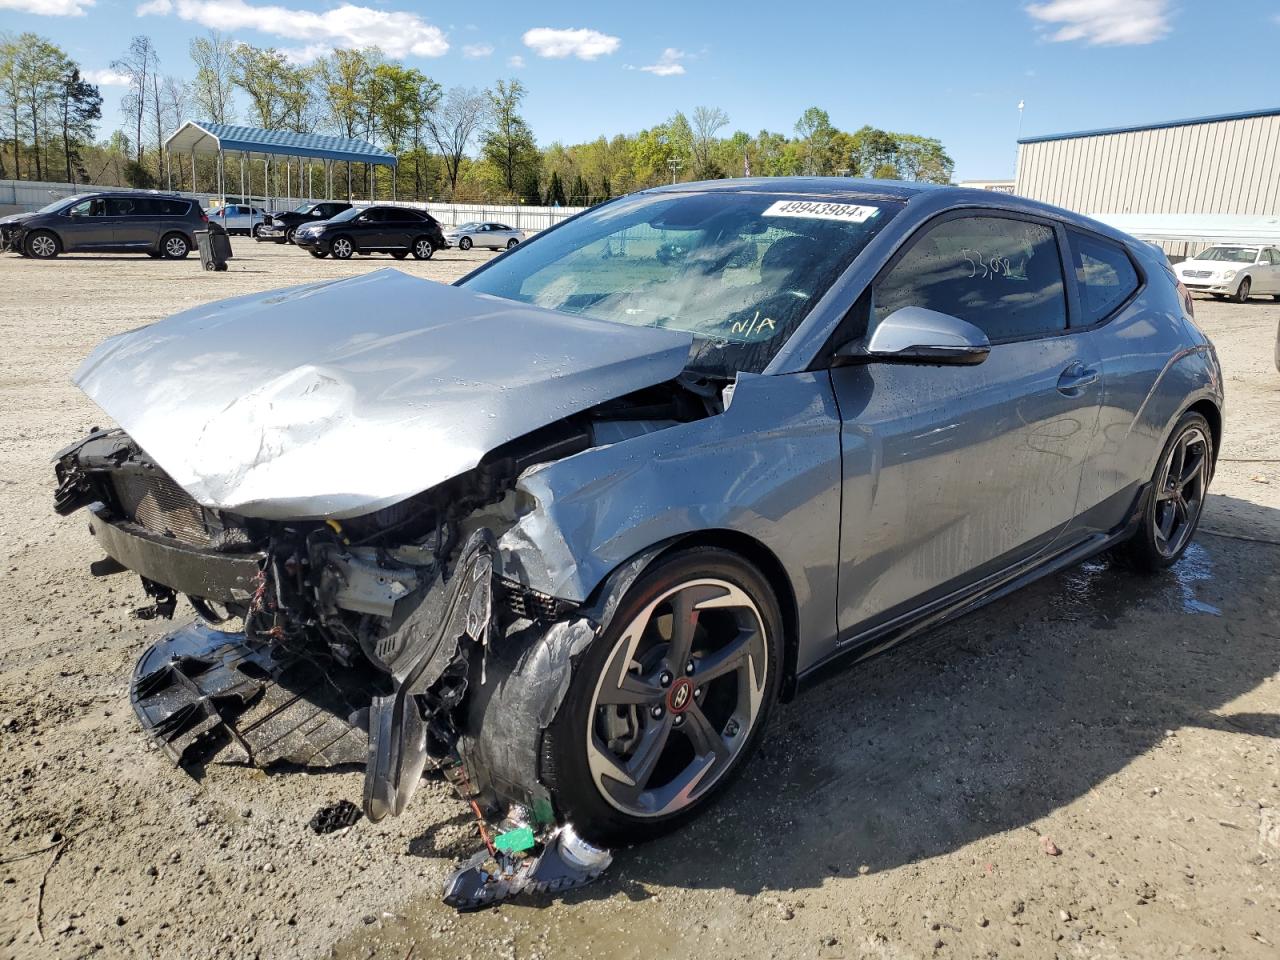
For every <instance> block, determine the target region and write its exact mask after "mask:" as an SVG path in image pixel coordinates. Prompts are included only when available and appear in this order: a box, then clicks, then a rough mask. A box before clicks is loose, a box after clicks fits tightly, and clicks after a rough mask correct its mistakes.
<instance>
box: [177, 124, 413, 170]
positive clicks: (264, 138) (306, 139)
mask: <svg viewBox="0 0 1280 960" xmlns="http://www.w3.org/2000/svg"><path fill="white" fill-rule="evenodd" d="M164 147H165V149H166V150H168V151H169V152H171V153H188V154H217V153H219V152H223V153H262V154H271V155H274V156H279V157H314V158H316V159H320V160H345V161H350V162H352V163H373V164H380V165H382V166H387V167H394V166H395V165H396V157H395V155H394V154H391V153H388V152H387V151H386V150H382V149H380V148H379V147H375V146H374V145H373V144H371V143H366V142H365V141H364V140H354V139H352V138H350V137H331V136H328V135H327V134H320V133H293V132H292V131H289V130H263V129H261V128H259V127H242V126H238V125H236V124H231V123H207V122H205V121H203V120H188V121H187V122H186V123H184V124H183V125H182V126H181V127H179V128H178V129H177V130H176V131H175V132H174V133H173V135H172V136H170V137H169V139H168V140H166V141H165V142H164Z"/></svg>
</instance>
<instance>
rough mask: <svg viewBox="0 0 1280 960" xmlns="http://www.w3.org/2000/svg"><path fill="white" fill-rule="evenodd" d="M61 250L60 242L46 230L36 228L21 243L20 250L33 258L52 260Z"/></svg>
mask: <svg viewBox="0 0 1280 960" xmlns="http://www.w3.org/2000/svg"><path fill="white" fill-rule="evenodd" d="M61 251H62V244H60V243H58V238H57V237H56V236H54V235H53V234H52V233H50V232H49V231H48V230H37V231H36V232H35V233H33V234H31V236H29V237H27V238H26V241H25V242H24V243H23V245H22V252H23V253H25V254H26V255H27V256H28V257H31V258H33V259H35V260H52V259H53V258H54V257H56V256H57V255H58V254H59V253H60V252H61Z"/></svg>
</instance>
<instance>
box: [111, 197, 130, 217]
mask: <svg viewBox="0 0 1280 960" xmlns="http://www.w3.org/2000/svg"><path fill="white" fill-rule="evenodd" d="M104 202H105V203H106V212H107V216H108V217H128V216H131V215H132V214H133V201H132V200H126V199H125V198H124V197H110V198H108V199H107V200H106V201H104Z"/></svg>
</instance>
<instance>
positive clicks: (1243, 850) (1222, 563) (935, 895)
mask: <svg viewBox="0 0 1280 960" xmlns="http://www.w3.org/2000/svg"><path fill="white" fill-rule="evenodd" d="M235 247H236V250H237V253H238V259H236V260H234V261H233V262H232V264H231V269H230V271H229V272H227V273H224V274H206V273H204V272H202V271H201V270H200V268H199V263H198V261H197V260H195V259H194V258H193V259H190V260H187V261H185V262H166V261H152V260H148V259H144V258H125V257H120V258H113V257H64V258H61V259H59V260H57V261H54V262H49V263H38V262H33V261H29V260H24V259H20V258H18V257H15V256H11V255H4V256H0V291H2V292H3V293H2V296H0V835H2V836H3V838H4V842H3V845H2V847H0V956H6V957H7V956H12V957H37V956H38V957H68V958H69V957H83V956H90V955H94V954H98V955H102V956H110V957H148V958H150V957H156V958H190V957H235V958H246V957H264V958H266V957H325V956H336V957H343V958H346V957H358V958H364V957H385V958H396V960H403V958H406V957H408V956H410V955H412V956H414V957H419V958H423V957H475V958H480V957H502V958H536V957H543V958H553V957H554V958H560V957H589V956H599V955H606V954H607V955H610V956H613V957H618V958H629V957H636V958H641V957H643V958H645V960H656V958H663V957H681V956H689V955H693V954H701V955H706V954H712V955H715V956H718V957H757V956H777V957H823V958H838V957H883V958H906V957H995V956H1000V957H1064V958H1065V957H1108V958H1109V957H1189V958H1190V957H1197V958H1198V957H1207V956H1212V955H1223V956H1230V957H1258V958H1268V960H1274V958H1275V957H1277V956H1280V761H1278V759H1277V756H1278V747H1280V679H1278V667H1280V624H1278V623H1277V616H1276V604H1277V598H1280V565H1278V563H1277V561H1280V546H1278V545H1277V542H1280V467H1277V462H1276V461H1277V458H1280V441H1278V440H1277V429H1276V428H1277V425H1278V424H1280V375H1278V374H1277V372H1276V370H1275V369H1274V366H1273V362H1272V351H1273V342H1274V337H1275V335H1276V324H1277V319H1280V304H1275V303H1272V302H1271V301H1258V302H1255V303H1252V304H1248V305H1242V306H1238V305H1235V304H1227V303H1218V302H1214V301H1207V300H1202V301H1199V302H1198V303H1197V312H1198V316H1199V319H1200V322H1201V323H1202V325H1203V326H1204V328H1205V329H1206V330H1207V331H1208V332H1209V334H1210V335H1211V336H1212V337H1213V338H1214V340H1215V342H1216V343H1217V346H1218V350H1219V352H1220V354H1221V356H1222V361H1223V366H1224V368H1225V370H1226V375H1227V390H1228V411H1227V414H1228V415H1227V433H1226V442H1225V446H1224V450H1223V452H1222V457H1223V460H1222V462H1221V465H1220V467H1219V470H1218V475H1217V477H1216V479H1215V481H1214V485H1213V494H1212V496H1211V498H1210V502H1209V504H1208V507H1207V509H1206V512H1205V515H1204V521H1203V525H1202V531H1201V534H1200V535H1199V537H1198V538H1197V541H1196V543H1195V545H1194V546H1193V548H1192V549H1191V551H1190V552H1189V553H1188V555H1187V556H1186V558H1185V559H1184V560H1183V561H1182V562H1181V563H1179V564H1178V565H1177V566H1176V567H1175V568H1174V569H1173V570H1171V571H1169V572H1168V573H1167V574H1165V575H1163V576H1159V577H1155V578H1140V577H1135V576H1133V575H1130V574H1127V573H1125V572H1123V571H1120V570H1117V569H1115V568H1113V567H1112V566H1110V565H1109V564H1108V563H1107V561H1106V560H1105V559H1100V560H1097V561H1093V562H1090V563H1088V564H1086V565H1084V566H1082V567H1079V568H1076V569H1073V570H1070V571H1067V572H1065V573H1063V574H1060V575H1057V576H1053V577H1050V578H1048V579H1046V580H1042V581H1041V582H1039V583H1038V584H1036V585H1035V586H1032V587H1030V588H1028V589H1025V590H1023V591H1021V592H1020V593H1018V594H1016V595H1014V596H1012V597H1009V598H1007V599H1005V600H1003V601H1000V602H998V603H996V604H993V605H991V606H988V607H986V608H984V609H983V610H981V611H979V612H977V613H975V614H971V615H969V616H968V617H965V618H964V619H962V620H960V621H957V622H956V623H953V624H951V625H950V626H947V627H944V628H942V629H939V630H935V631H933V632H932V633H930V634H928V635H927V636H924V637H921V638H919V639H917V640H915V641H913V642H910V643H907V644H903V645H901V646H899V647H898V648H896V649H894V650H893V651H891V652H890V653H888V654H886V655H884V656H882V657H880V658H878V659H876V660H873V661H871V662H868V663H867V664H864V665H863V666H861V667H859V668H856V669H848V670H844V671H842V672H839V673H835V674H832V675H831V676H829V677H827V678H826V679H825V680H823V681H822V682H821V683H820V684H818V685H817V686H816V687H814V688H812V689H810V690H808V691H807V692H806V693H804V694H803V695H802V696H801V697H800V698H798V699H797V700H796V701H795V702H793V703H791V704H788V705H786V706H784V707H782V708H781V709H779V710H778V711H777V712H776V713H775V714H774V720H773V723H772V729H771V730H770V731H769V734H768V736H767V738H766V740H765V744H764V749H763V753H762V755H761V756H759V757H757V759H756V760H755V762H754V763H753V764H752V765H751V766H750V768H749V770H748V772H747V774H746V776H744V777H743V779H742V780H741V781H740V782H739V784H738V785H737V786H736V787H735V788H734V789H733V790H732V791H730V793H729V794H728V795H727V796H726V797H725V799H724V801H723V802H722V803H721V804H720V805H719V806H718V807H717V808H716V809H715V810H713V811H712V812H711V813H710V814H709V815H707V816H705V817H704V818H703V819H702V820H701V821H700V822H698V823H696V824H694V825H692V826H691V827H689V828H687V829H685V830H683V831H681V832H680V833H678V834H677V835H674V836H671V837H668V838H666V839H663V840H659V841H657V842H655V843H651V844H649V845H647V846H644V847H639V848H635V849H632V850H626V851H620V852H618V855H617V858H616V862H615V865H614V867H613V869H612V870H611V871H610V872H609V873H608V874H607V875H606V877H605V878H604V879H603V880H602V881H601V882H599V883H598V884H596V885H595V886H593V887H589V888H585V889H583V890H581V891H577V892H575V893H573V894H571V895H569V896H567V897H565V898H563V899H561V900H558V901H546V902H542V901H530V902H521V903H519V904H516V905H507V906H503V907H501V908H499V909H496V910H491V911H488V912H485V913H481V914H476V915H467V916H458V915H455V914H454V913H453V912H452V911H450V910H448V909H446V908H445V907H444V906H443V905H442V904H441V903H440V901H439V899H438V897H439V892H440V886H441V882H442V881H443V879H444V878H445V876H446V875H447V873H448V872H449V870H450V869H451V867H452V865H453V864H454V862H455V860H456V859H457V858H459V857H461V856H463V855H464V854H469V853H470V852H472V851H473V850H474V849H475V848H476V846H477V841H476V838H475V836H474V830H473V826H472V823H471V821H470V817H469V815H468V814H467V813H466V811H464V809H463V808H462V806H461V804H460V803H458V802H457V801H456V800H455V799H454V798H453V796H452V794H451V792H450V791H449V790H448V789H447V788H446V787H445V786H444V785H442V784H441V783H439V782H435V781H430V782H428V783H426V784H424V787H423V789H422V790H421V791H419V794H418V796H417V797H416V798H415V800H414V803H413V805H412V806H411V808H410V810H409V811H408V813H407V814H406V815H405V816H404V817H402V818H400V819H395V820H389V821H385V822H383V823H382V824H378V825H373V824H369V823H367V822H365V821H361V822H359V823H357V824H356V825H355V826H354V827H352V828H351V829H349V830H348V831H346V832H343V833H338V834H332V835H328V836H323V837H321V836H315V835H314V834H312V832H311V831H310V830H309V829H307V826H306V824H307V821H308V819H310V817H311V816H312V815H313V814H314V813H315V812H316V810H317V809H318V808H319V807H320V806H321V805H323V804H325V803H328V802H331V801H333V800H337V799H340V798H349V799H351V800H353V801H355V802H357V803H358V802H359V800H360V794H361V784H362V776H363V774H362V771H360V770H350V771H343V772H336V773H318V774H317V773H313V774H302V773H296V772H292V773H275V774H272V773H263V772H261V771H256V770H252V769H245V768H239V767H235V766H229V765H210V766H209V767H208V768H207V769H205V770H204V771H202V774H203V775H202V777H201V778H200V779H198V780H197V779H194V778H193V777H192V776H190V775H188V774H187V773H184V772H182V771H180V770H177V769H175V768H174V767H173V766H172V765H171V764H170V763H169V762H168V761H167V760H166V759H165V757H164V756H163V755H162V754H160V753H158V752H156V751H153V750H150V749H148V746H147V744H146V743H145V742H144V740H143V738H142V736H141V735H140V733H139V730H138V725H137V723H136V721H135V719H134V716H133V712H132V710H131V709H130V706H129V699H128V681H129V677H130V673H131V670H132V667H133V663H134V660H135V659H136V658H137V656H138V654H139V653H140V652H141V651H142V650H143V649H144V648H145V647H146V646H147V645H148V644H149V643H151V642H152V641H153V640H154V639H155V638H156V636H157V635H158V634H159V633H160V632H162V631H164V630H165V629H166V627H167V625H165V624H149V623H144V622H142V621H138V620H135V619H133V618H132V616H131V611H132V609H133V608H135V607H137V606H140V605H142V604H143V602H144V597H143V595H142V593H141V591H140V590H139V589H138V587H137V584H136V581H135V580H133V579H132V578H130V577H127V576H121V577H109V578H105V579H100V580H94V579H91V578H90V577H89V575H88V571H87V567H88V564H89V562H90V561H92V560H94V559H96V554H95V553H94V551H93V550H92V549H91V547H90V539H89V537H88V536H87V535H86V533H85V529H84V522H85V521H84V518H83V515H80V516H76V517H73V518H69V519H61V518H58V517H56V516H55V515H54V513H53V511H52V509H51V496H52V492H53V484H52V472H51V469H50V465H49V457H50V455H51V454H52V453H53V452H54V451H55V450H56V449H58V448H59V447H61V446H62V445H64V444H66V443H68V442H70V441H72V440H75V439H77V438H78V437H80V436H81V435H82V434H83V433H84V432H85V431H86V430H87V429H88V428H89V427H91V426H93V425H95V424H99V423H101V422H102V421H103V418H102V416H101V415H100V414H98V413H97V412H96V410H95V408H94V407H93V406H92V404H91V403H90V402H89V401H88V400H87V399H86V398H85V397H83V396H82V395H81V394H80V393H79V392H78V391H77V390H76V389H75V388H74V387H73V386H72V385H71V384H70V383H69V381H68V377H69V375H70V374H71V372H72V371H73V370H74V368H75V366H76V364H77V363H78V362H79V361H80V359H81V358H82V357H83V356H84V355H85V354H86V353H88V352H89V350H90V349H91V348H92V347H93V345H94V344H96V343H97V342H98V341H100V340H101V339H102V338H104V337H106V336H108V335H110V334H113V333H117V332H119V331H122V330H126V329H129V328H132V327H136V326H138V325H140V324H145V323H148V322H151V321H153V320H157V319H160V318H161V317H164V316H166V315H168V314H170V313H173V312H175V311H177V310H180V309H183V308H185V307H189V306H192V305H195V304H199V303H204V302H207V301H210V300H215V299H219V298H222V297H228V296H233V295H236V294H241V293H249V292H253V291H259V290H265V289H270V288H274V287H280V286H287V285H290V284H293V283H299V282H305V281H308V280H312V279H315V278H318V277H336V276H342V275H348V274H354V273H360V272H364V271H368V270H371V269H376V268H380V267H384V266H389V265H391V264H392V261H390V260H387V259H385V258H381V257H379V258H373V259H370V260H364V259H357V260H355V261H352V262H348V263H335V262H334V261H332V260H326V261H316V260H313V259H312V258H310V257H308V256H306V255H305V254H303V253H301V252H300V251H298V250H296V249H293V248H281V247H274V246H264V245H255V244H253V243H251V242H248V241H245V240H237V241H235ZM488 256H489V255H488V254H483V253H479V252H475V251H472V252H471V253H469V254H462V253H460V252H456V251H447V252H444V253H442V254H440V255H438V258H437V259H436V260H433V261H431V262H428V263H417V262H414V261H411V260H410V261H404V262H402V263H398V264H395V266H396V268H397V269H401V270H406V271H408V272H411V273H417V274H420V275H422V276H426V277H430V278H432V279H436V280H442V281H447V280H451V279H453V278H455V277H456V276H459V275H460V274H461V273H462V272H464V271H465V270H467V269H469V268H470V267H472V266H473V265H475V264H476V263H479V262H483V261H484V260H485V259H486V258H487V257H488ZM375 261H376V262H375ZM353 322H358V318H354V319H353ZM211 375H215V376H216V371H213V372H211ZM1046 851H1048V852H1046Z"/></svg>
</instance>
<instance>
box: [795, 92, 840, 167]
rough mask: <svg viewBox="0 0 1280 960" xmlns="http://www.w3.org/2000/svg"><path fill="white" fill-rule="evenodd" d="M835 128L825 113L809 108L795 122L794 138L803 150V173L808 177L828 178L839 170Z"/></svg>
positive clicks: (818, 109)
mask: <svg viewBox="0 0 1280 960" xmlns="http://www.w3.org/2000/svg"><path fill="white" fill-rule="evenodd" d="M835 135H836V128H835V127H833V126H832V125H831V117H830V116H829V115H828V114H827V111H825V110H822V109H820V108H818V107H810V108H809V109H808V110H806V111H805V112H804V113H802V114H801V115H800V119H799V120H797V121H796V136H798V137H799V138H800V140H801V143H802V146H803V149H804V172H805V173H807V174H809V175H810V176H819V177H823V176H830V175H831V174H832V173H834V172H836V170H837V169H839V158H838V157H837V156H836V155H835V151H834V140H835Z"/></svg>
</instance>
